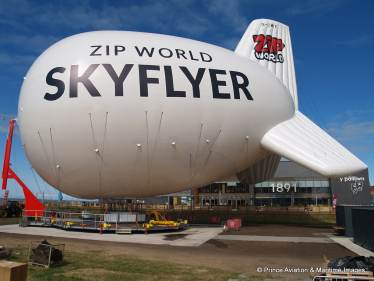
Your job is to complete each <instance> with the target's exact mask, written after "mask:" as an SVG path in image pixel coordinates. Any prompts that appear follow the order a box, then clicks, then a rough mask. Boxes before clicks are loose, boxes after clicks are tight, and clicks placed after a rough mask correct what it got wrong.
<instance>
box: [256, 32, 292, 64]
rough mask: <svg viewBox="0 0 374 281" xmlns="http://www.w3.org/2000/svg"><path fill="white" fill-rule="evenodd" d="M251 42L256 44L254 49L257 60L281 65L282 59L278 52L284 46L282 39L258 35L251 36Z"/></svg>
mask: <svg viewBox="0 0 374 281" xmlns="http://www.w3.org/2000/svg"><path fill="white" fill-rule="evenodd" d="M253 41H254V42H256V43H257V44H256V45H255V47H254V50H255V55H256V58H257V59H259V60H268V61H272V62H275V63H276V62H280V63H283V61H284V58H283V55H282V54H281V53H280V52H282V50H283V48H284V47H285V46H286V45H285V44H284V43H283V42H282V39H278V38H275V37H272V36H271V35H266V37H265V35H264V34H260V35H253Z"/></svg>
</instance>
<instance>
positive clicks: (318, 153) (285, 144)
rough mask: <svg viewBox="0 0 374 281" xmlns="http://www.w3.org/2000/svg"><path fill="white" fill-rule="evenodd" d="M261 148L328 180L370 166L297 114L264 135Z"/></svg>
mask: <svg viewBox="0 0 374 281" xmlns="http://www.w3.org/2000/svg"><path fill="white" fill-rule="evenodd" d="M261 147H262V148H263V149H265V150H268V151H270V152H273V153H275V154H277V155H279V156H282V157H284V158H287V159H288V160H290V161H292V162H295V163H297V164H299V165H301V166H303V167H305V168H307V169H310V170H312V171H314V172H316V173H317V174H320V175H322V176H325V177H328V178H338V177H343V176H348V175H353V174H356V173H358V172H361V171H363V170H365V169H367V166H366V165H365V164H364V163H363V162H362V161H361V160H359V159H358V158H357V157H356V156H355V155H353V154H352V153H351V152H349V151H348V150H347V149H346V148H345V147H343V146H342V145H341V144H340V143H338V142H337V141H336V140H335V139H333V138H332V137H331V136H330V135H329V134H327V133H326V132H325V131H324V130H322V129H321V128H320V127H318V126H317V125H316V124H314V123H313V122H312V121H311V120H310V119H308V118H307V117H306V116H304V115H303V114H302V113H301V112H299V111H298V110H296V112H295V116H294V117H293V118H291V119H290V120H287V121H285V122H283V123H280V124H278V125H277V126H275V127H274V128H272V129H271V130H270V131H269V132H267V133H266V134H265V136H264V137H263V139H262V141H261Z"/></svg>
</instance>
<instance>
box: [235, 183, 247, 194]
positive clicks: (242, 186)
mask: <svg viewBox="0 0 374 281" xmlns="http://www.w3.org/2000/svg"><path fill="white" fill-rule="evenodd" d="M236 191H237V192H238V193H245V184H242V183H237V184H236Z"/></svg>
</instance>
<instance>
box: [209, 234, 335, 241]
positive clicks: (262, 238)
mask: <svg viewBox="0 0 374 281" xmlns="http://www.w3.org/2000/svg"><path fill="white" fill-rule="evenodd" d="M214 239H220V240H241V241H261V242H293V243H303V242H304V243H335V242H334V241H332V240H331V239H330V238H328V237H281V236H257V235H217V236H216V237H214Z"/></svg>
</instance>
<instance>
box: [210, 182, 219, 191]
mask: <svg viewBox="0 0 374 281" xmlns="http://www.w3.org/2000/svg"><path fill="white" fill-rule="evenodd" d="M210 191H211V193H219V191H220V185H219V183H213V184H211V185H210Z"/></svg>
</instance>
